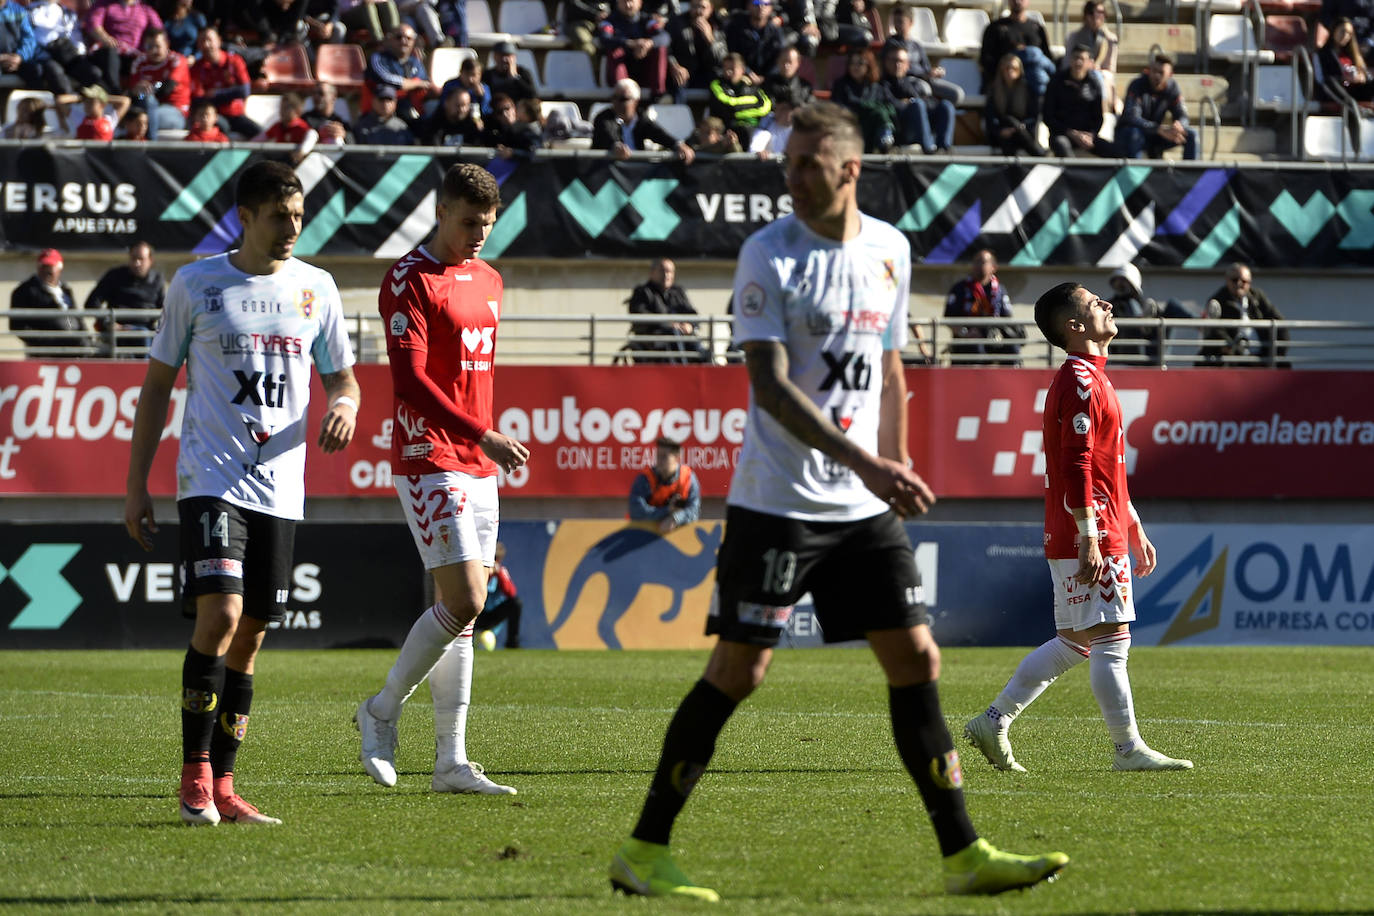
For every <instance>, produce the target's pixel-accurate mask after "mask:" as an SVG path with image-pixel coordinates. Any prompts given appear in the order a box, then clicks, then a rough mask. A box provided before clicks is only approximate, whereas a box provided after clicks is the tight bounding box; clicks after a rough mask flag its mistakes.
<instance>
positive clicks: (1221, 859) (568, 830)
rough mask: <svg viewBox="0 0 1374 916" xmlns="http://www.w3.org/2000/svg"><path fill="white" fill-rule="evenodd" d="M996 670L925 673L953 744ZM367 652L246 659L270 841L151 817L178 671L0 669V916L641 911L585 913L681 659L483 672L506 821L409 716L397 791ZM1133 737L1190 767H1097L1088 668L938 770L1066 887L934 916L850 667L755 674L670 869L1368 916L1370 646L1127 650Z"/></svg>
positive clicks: (785, 662) (913, 894) (968, 666)
mask: <svg viewBox="0 0 1374 916" xmlns="http://www.w3.org/2000/svg"><path fill="white" fill-rule="evenodd" d="M1022 654H1023V650H1019V649H957V650H946V651H945V653H944V675H943V677H942V694H943V699H944V710H945V714H946V716H947V719H948V721H949V725H950V729H951V731H953V732H954V733H955V734H956V735H958V734H959V733H960V732H961V731H962V725H963V722H964V720H965V719H967V718H968V717H969V716H971V715H973V714H974V713H976V712H977V711H979V710H980V709H981V708H982V707H983V706H984V705H985V704H986V703H987V702H988V701H989V700H990V699H991V698H992V697H993V696H994V695H995V694H996V692H997V690H998V689H999V688H1000V687H1001V685H1002V683H1003V682H1004V680H1005V679H1006V678H1007V676H1008V675H1009V674H1010V673H1011V671H1012V669H1013V667H1014V666H1015V664H1016V662H1017V661H1018V660H1019V659H1020V657H1021V655H1022ZM392 655H393V654H392V653H390V652H381V651H331V652H273V651H272V650H271V647H270V643H269V647H268V649H267V651H265V652H264V653H263V655H262V656H261V658H260V660H259V661H260V664H259V669H258V676H257V702H256V706H255V708H254V710H253V717H252V724H251V726H250V729H249V735H248V740H247V742H246V743H245V745H244V747H243V750H242V751H241V753H240V756H239V767H238V769H239V773H238V785H239V788H240V790H241V791H242V793H243V794H244V796H245V797H247V798H248V799H249V800H250V801H253V802H255V803H256V804H258V805H259V806H260V807H261V808H262V809H263V810H264V811H266V812H268V813H270V814H275V815H277V816H279V817H281V818H282V819H283V820H284V821H285V824H284V825H283V826H281V827H277V828H247V827H234V826H232V825H221V826H219V827H217V828H213V829H210V828H198V829H191V828H187V827H183V826H181V825H180V824H179V823H178V820H177V808H176V800H175V790H176V777H177V774H178V772H179V767H180V763H179V757H180V742H179V738H178V715H177V707H176V700H175V696H176V693H177V687H176V685H177V683H178V678H179V672H180V666H181V656H180V654H179V653H173V652H6V653H0V909H4V910H7V911H11V912H26V913H28V912H46V911H53V910H56V909H74V910H83V911H89V910H95V909H108V910H118V911H122V912H168V911H175V910H192V909H194V910H197V911H201V912H212V913H217V912H224V913H229V912H234V913H257V912H293V913H296V912H318V913H340V912H358V913H409V912H422V911H433V912H447V913H456V912H472V913H481V914H488V913H491V914H497V913H521V914H529V913H549V914H563V913H597V914H601V913H611V914H615V913H648V912H659V911H664V912H684V911H688V910H699V909H701V907H700V906H693V905H690V904H686V903H680V902H673V903H665V902H661V901H659V902H649V901H644V900H626V899H625V898H622V897H616V896H612V894H611V891H610V887H609V884H608V882H607V879H606V873H605V870H606V865H607V863H608V861H609V858H610V855H611V853H612V852H613V851H614V849H615V847H616V846H617V845H618V844H619V842H620V841H621V840H622V838H623V837H624V836H626V835H627V833H628V831H629V829H630V826H631V824H632V822H633V820H634V817H635V815H636V814H637V812H638V808H639V804H640V802H641V800H642V798H643V794H644V791H645V788H646V786H647V783H648V779H649V773H650V770H651V768H652V766H653V765H654V762H655V760H656V759H657V753H658V748H659V744H660V742H661V740H662V735H663V730H664V728H665V726H666V725H667V721H668V718H669V716H670V714H671V712H672V710H673V709H674V708H675V707H676V705H677V702H678V700H679V699H680V698H681V696H682V695H683V694H684V693H685V692H686V690H687V689H688V687H689V686H690V684H691V683H692V681H693V680H695V678H696V677H697V676H698V675H699V674H700V671H701V667H702V663H703V660H704V654H702V653H698V652H600V653H579V652H528V651H527V652H497V653H493V654H485V653H479V655H478V658H477V675H476V690H475V704H474V706H473V712H472V716H471V720H470V728H469V731H470V735H469V750H470V752H471V754H472V756H473V758H474V759H476V760H478V761H480V762H482V763H483V764H485V765H486V766H487V768H488V769H489V770H490V772H491V773H492V775H494V776H496V777H497V778H498V780H500V781H505V782H509V783H512V784H514V785H515V786H517V787H518V788H519V790H520V794H519V795H518V796H515V797H476V796H452V795H436V794H433V793H431V792H430V791H429V774H430V771H431V761H432V754H433V747H434V738H433V732H432V730H431V722H432V719H431V715H430V712H429V706H428V699H429V698H428V693H427V691H426V689H425V688H423V687H422V688H421V689H420V691H419V692H418V693H417V695H416V696H415V698H414V699H413V701H412V703H411V704H410V707H409V710H408V712H407V713H406V715H405V717H404V718H403V720H402V725H401V747H400V752H399V754H398V760H397V765H398V766H397V769H398V770H399V771H400V781H399V783H398V784H397V786H396V787H395V788H394V789H389V790H388V789H383V788H382V787H380V786H377V785H374V784H373V783H372V781H371V780H370V779H368V778H367V777H366V776H365V775H364V774H363V773H362V771H361V769H360V768H359V766H358V763H357V760H356V755H357V747H358V739H357V735H356V733H355V732H354V730H353V726H352V724H351V721H350V720H351V715H352V711H353V709H354V707H355V705H356V704H357V702H358V701H359V699H360V698H361V697H362V696H364V695H365V694H366V693H369V692H371V691H372V690H374V689H375V688H376V687H377V686H378V685H379V683H380V681H381V679H382V677H383V675H384V673H385V671H386V668H387V666H388V665H389V664H390V662H391V659H392ZM1131 674H1132V680H1133V682H1134V685H1135V698H1136V707H1137V710H1138V713H1139V714H1140V718H1141V725H1142V731H1143V734H1144V736H1145V738H1146V740H1147V741H1148V742H1149V743H1150V744H1151V745H1153V746H1154V747H1157V748H1159V749H1160V750H1163V751H1165V752H1167V753H1169V754H1174V755H1179V756H1187V757H1191V758H1192V759H1193V760H1194V761H1195V763H1196V764H1197V769H1196V770H1194V771H1192V772H1188V773H1152V774H1139V773H1114V772H1112V771H1111V769H1110V766H1111V759H1112V758H1111V753H1110V748H1109V745H1108V744H1107V741H1106V733H1105V729H1104V727H1103V725H1102V723H1101V720H1100V718H1099V716H1098V712H1097V707H1096V705H1095V703H1094V701H1093V698H1092V695H1091V693H1090V691H1089V689H1088V684H1087V670H1086V666H1083V667H1080V668H1078V669H1076V670H1074V671H1072V672H1070V673H1069V674H1067V675H1066V676H1065V677H1064V678H1063V679H1062V680H1061V682H1060V683H1059V684H1056V685H1055V686H1054V687H1052V688H1051V689H1050V690H1049V691H1048V692H1047V693H1046V694H1045V696H1043V697H1042V698H1041V699H1040V701H1039V702H1037V703H1036V705H1035V706H1034V707H1032V708H1031V710H1030V711H1029V712H1028V713H1027V714H1026V715H1025V716H1023V717H1022V719H1021V721H1020V722H1018V723H1017V725H1016V726H1015V728H1014V729H1013V730H1012V740H1013V744H1014V746H1015V748H1016V755H1017V758H1018V759H1019V760H1020V761H1021V762H1022V763H1023V764H1025V765H1026V767H1027V768H1029V770H1030V773H1028V774H1026V775H1024V776H1018V775H1015V774H1004V773H998V772H994V771H993V770H992V769H991V768H990V767H989V766H988V765H987V764H986V762H985V761H984V760H983V759H982V758H981V757H980V756H979V755H978V754H977V752H976V751H973V750H972V749H969V748H967V747H966V746H965V745H964V743H963V742H962V740H960V741H959V742H958V743H959V746H960V748H961V751H962V752H963V757H964V771H965V777H966V790H967V797H968V804H969V808H970V810H971V812H972V815H973V820H974V823H975V824H976V825H977V826H978V828H979V830H980V832H982V833H983V835H985V836H987V837H988V838H989V839H991V840H992V841H993V842H994V843H996V844H998V845H1000V846H1002V847H1003V848H1006V849H1009V850H1013V851H1022V852H1035V851H1044V850H1049V849H1061V850H1064V851H1065V852H1067V853H1069V855H1070V856H1071V857H1072V859H1073V861H1072V862H1071V863H1070V865H1069V867H1068V869H1067V870H1066V871H1065V872H1064V874H1063V876H1062V877H1061V879H1060V880H1059V881H1058V882H1056V883H1054V884H1052V885H1046V886H1040V887H1037V888H1034V889H1032V890H1030V891H1024V892H1014V893H1011V894H1007V895H1003V896H1001V897H997V898H989V899H968V898H947V897H944V896H942V895H941V894H940V893H939V891H940V877H939V876H940V872H939V859H938V853H937V850H936V846H935V841H934V836H933V834H932V832H931V830H930V827H929V824H928V822H927V821H926V818H925V815H924V812H923V810H922V808H921V803H920V799H919V796H918V795H917V793H916V791H915V788H914V787H913V785H912V784H911V782H910V780H909V779H908V777H907V775H906V773H905V772H904V771H903V770H902V769H901V766H900V764H899V763H898V759H897V754H896V751H895V749H894V748H893V745H892V741H891V738H890V734H889V726H888V720H887V706H886V695H885V691H884V690H883V687H882V685H881V681H880V677H879V672H878V669H877V665H876V664H875V662H874V661H873V659H872V657H871V655H870V654H869V653H867V652H866V651H864V650H854V649H831V650H790V651H782V652H780V653H779V654H778V655H777V657H776V658H775V660H774V664H773V669H772V672H771V673H770V675H769V678H768V682H767V683H766V684H765V685H764V687H763V688H762V689H761V690H760V691H759V692H758V693H756V694H755V695H754V697H753V698H751V699H750V701H748V702H747V703H746V704H745V705H744V706H743V707H742V708H741V710H740V711H739V712H738V713H737V714H736V715H735V717H734V719H733V720H732V721H731V722H730V724H729V725H728V726H727V728H726V731H725V733H724V735H723V736H722V739H721V742H720V745H719V747H718V750H717V753H716V757H715V759H714V760H713V761H712V765H711V769H710V771H709V772H708V773H707V775H706V776H705V777H703V779H702V780H701V782H700V784H699V785H698V786H697V790H696V792H695V794H694V795H693V797H692V799H691V800H690V802H689V803H688V806H687V809H686V811H685V812H684V814H683V817H682V818H681V819H680V821H679V822H678V829H677V831H676V834H675V836H674V845H675V848H676V850H677V855H678V858H679V862H680V864H681V865H682V866H683V868H684V869H685V870H686V871H687V873H688V874H690V875H692V876H693V877H694V878H696V879H697V880H698V881H700V882H701V883H703V884H707V885H709V886H712V887H715V888H717V889H718V890H719V891H720V892H721V895H722V897H723V898H724V899H723V902H722V904H721V906H720V907H719V908H718V911H719V912H724V913H766V914H768V916H778V914H785V913H798V914H831V913H855V914H859V913H862V914H886V913H891V914H912V913H932V914H943V913H960V914H963V913H972V914H981V913H1015V914H1021V913H1052V914H1069V913H1072V914H1088V913H1140V914H1145V913H1208V912H1217V913H1220V912H1225V913H1247V914H1259V913H1264V914H1278V913H1356V912H1370V911H1374V868H1371V864H1370V857H1371V854H1374V779H1371V777H1370V772H1371V767H1374V726H1372V725H1371V710H1374V649H1369V648H1363V649H1359V648H1357V649H1331V648H1314V649H1220V650H1219V649H1137V650H1136V651H1134V652H1133V653H1132V655H1131Z"/></svg>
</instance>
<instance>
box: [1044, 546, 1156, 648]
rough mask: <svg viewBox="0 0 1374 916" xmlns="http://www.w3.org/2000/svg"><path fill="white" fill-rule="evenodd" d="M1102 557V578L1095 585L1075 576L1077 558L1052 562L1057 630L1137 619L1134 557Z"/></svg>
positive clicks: (1051, 573) (1077, 628)
mask: <svg viewBox="0 0 1374 916" xmlns="http://www.w3.org/2000/svg"><path fill="white" fill-rule="evenodd" d="M1102 560H1103V567H1102V578H1101V579H1099V580H1098V581H1096V582H1094V583H1093V584H1092V585H1080V584H1079V582H1078V580H1077V579H1075V578H1074V576H1075V574H1077V572H1078V561H1077V560H1050V561H1048V562H1049V564H1050V578H1051V579H1053V580H1054V628H1055V629H1056V630H1086V629H1087V628H1088V627H1091V626H1096V625H1097V624H1099V623H1129V622H1131V621H1132V620H1135V597H1134V595H1133V593H1132V590H1131V558H1130V556H1118V557H1113V556H1104V557H1103V558H1102Z"/></svg>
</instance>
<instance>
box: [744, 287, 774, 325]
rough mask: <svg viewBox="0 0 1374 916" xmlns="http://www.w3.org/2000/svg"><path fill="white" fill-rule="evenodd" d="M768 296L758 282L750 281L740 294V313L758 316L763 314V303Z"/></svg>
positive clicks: (751, 316) (753, 316)
mask: <svg viewBox="0 0 1374 916" xmlns="http://www.w3.org/2000/svg"><path fill="white" fill-rule="evenodd" d="M766 298H767V297H766V296H765V295H764V293H763V287H762V286H759V285H758V284H757V283H750V284H749V285H748V286H746V287H745V288H744V289H743V290H741V291H740V294H739V310H740V314H742V315H748V316H749V317H750V318H756V317H758V316H759V315H761V314H763V303H764V300H765V299H766Z"/></svg>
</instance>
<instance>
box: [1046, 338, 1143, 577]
mask: <svg viewBox="0 0 1374 916" xmlns="http://www.w3.org/2000/svg"><path fill="white" fill-rule="evenodd" d="M1106 366H1107V358H1106V357H1105V356H1088V355H1087V354H1083V353H1070V354H1069V358H1068V360H1067V361H1065V363H1064V365H1063V366H1061V367H1060V368H1059V372H1058V374H1056V375H1055V377H1054V381H1053V382H1052V383H1051V384H1050V390H1049V393H1048V394H1047V395H1046V396H1045V415H1044V422H1045V431H1044V448H1045V557H1046V558H1047V559H1051V560H1071V559H1076V558H1077V557H1078V525H1077V523H1075V522H1074V518H1073V513H1072V512H1071V511H1070V510H1072V509H1080V508H1082V507H1084V506H1087V505H1092V506H1093V508H1094V509H1095V510H1096V512H1097V528H1098V531H1099V532H1101V535H1100V537H1101V541H1100V545H1101V549H1102V553H1103V554H1104V555H1108V556H1125V555H1126V553H1127V550H1128V548H1127V545H1128V543H1129V541H1128V539H1127V526H1128V525H1129V524H1130V519H1131V513H1130V510H1129V509H1128V508H1127V505H1128V504H1129V502H1130V499H1131V497H1130V494H1129V493H1128V492H1127V491H1126V431H1125V429H1124V428H1123V427H1122V425H1121V402H1120V401H1119V400H1117V397H1116V389H1115V388H1113V387H1112V383H1111V382H1109V381H1108V380H1107V372H1106ZM1090 501H1091V502H1090Z"/></svg>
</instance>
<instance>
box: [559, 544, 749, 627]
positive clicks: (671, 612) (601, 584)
mask: <svg viewBox="0 0 1374 916" xmlns="http://www.w3.org/2000/svg"><path fill="white" fill-rule="evenodd" d="M577 524H578V523H565V524H564V525H563V526H561V527H560V534H561V533H562V529H563V528H568V529H570V531H571V532H574V533H573V534H572V535H571V536H574V537H575V536H576V534H575V531H576V528H575V526H576V525H577ZM603 530H604V529H603ZM722 536H723V530H722V526H721V525H720V524H719V523H716V524H714V525H711V526H709V527H708V526H705V525H694V526H691V527H690V528H688V529H684V530H681V531H680V532H675V533H674V534H673V535H670V536H668V537H664V536H661V535H659V534H658V533H657V532H655V531H652V530H649V529H646V528H642V527H639V526H628V527H621V528H618V529H616V530H614V531H612V532H611V533H610V534H607V535H605V536H604V537H602V538H601V539H600V540H598V541H596V542H595V543H594V544H592V545H591V546H590V547H589V548H587V549H586V550H585V552H581V551H579V553H580V554H581V556H580V559H579V560H578V562H577V564H576V566H574V568H573V569H572V572H571V574H570V575H569V576H568V579H567V586H566V588H565V589H564V590H563V593H562V595H561V600H560V596H559V595H558V594H557V592H556V585H554V584H553V583H552V582H550V580H549V578H548V574H547V573H546V581H545V607H549V608H553V607H557V608H558V612H557V614H555V615H554V617H553V620H552V621H551V622H550V624H549V631H550V632H551V633H552V634H553V637H554V641H555V642H557V643H558V645H559V646H561V647H565V648H572V647H574V646H576V647H585V645H584V644H586V645H590V646H595V647H597V648H600V646H605V647H606V648H608V649H620V648H625V646H623V645H622V643H621V639H620V636H619V635H617V633H616V627H617V626H618V625H619V624H620V623H621V620H622V618H624V617H626V615H627V614H629V613H630V611H631V608H632V607H633V606H635V605H636V604H641V605H642V604H645V603H648V602H651V601H652V600H653V597H654V596H653V595H652V592H654V591H658V592H659V593H660V595H661V592H662V590H664V589H666V590H668V591H669V592H670V593H671V597H670V599H669V602H668V608H667V610H663V611H661V612H658V611H657V608H656V609H655V613H656V614H657V623H659V624H674V623H677V622H679V618H680V617H681V618H682V620H681V621H680V622H681V623H683V624H686V625H687V626H686V628H680V627H674V628H673V630H674V631H673V632H667V631H664V632H662V633H659V632H656V631H657V630H658V628H657V627H653V626H652V625H651V630H652V631H655V632H652V633H651V635H649V636H648V638H647V639H641V638H640V637H642V636H644V634H643V632H642V628H641V630H639V631H637V632H636V636H635V637H629V638H630V639H631V641H633V642H634V643H636V644H639V643H641V642H643V643H644V645H645V647H646V648H647V647H650V646H660V647H665V648H666V647H669V646H673V647H683V648H686V647H687V645H688V642H689V641H691V640H693V639H699V638H701V637H702V633H701V629H700V627H699V626H697V625H696V624H697V622H696V621H689V618H691V617H692V615H691V614H687V615H683V614H682V610H683V600H684V595H685V594H686V593H687V592H689V591H691V590H692V589H695V588H697V587H698V586H700V585H702V584H703V583H705V582H706V581H707V580H708V578H711V577H712V574H713V573H714V571H715V565H716V550H717V549H718V548H719V547H720V542H721V538H722ZM557 541H558V538H557V537H555V544H556V543H557ZM692 541H695V542H696V546H697V548H698V549H697V550H696V552H695V553H688V552H687V551H686V550H684V549H683V548H684V547H689V546H690V545H691V543H692ZM549 555H550V556H556V555H557V551H555V550H554V549H552V548H551V549H550V551H549ZM551 586H552V587H551ZM602 595H604V596H605V597H604V600H600V601H598V599H600V597H601V596H602ZM707 601H709V598H707V599H705V600H703V601H702V603H701V612H702V613H701V620H702V621H704V619H705V616H706V603H707ZM598 605H599V606H598ZM661 606H662V605H661V603H660V604H659V605H658V606H657V607H661ZM593 614H594V615H595V617H596V623H595V625H594V628H593V625H592V624H591V617H592V615H593ZM643 616H644V615H643V611H642V609H641V610H640V612H639V613H636V614H632V615H631V617H633V618H639V619H640V620H641V621H642V622H647V621H643ZM593 630H594V634H595V635H594V636H593ZM679 630H681V632H680V633H679V632H677V631H679ZM679 636H681V637H682V638H681V639H679V638H678V637H679ZM598 640H599V644H600V645H597V641H598ZM635 647H637V645H636V646H631V648H635Z"/></svg>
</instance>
